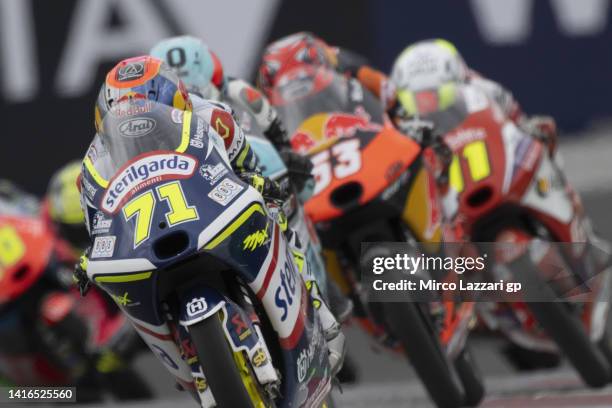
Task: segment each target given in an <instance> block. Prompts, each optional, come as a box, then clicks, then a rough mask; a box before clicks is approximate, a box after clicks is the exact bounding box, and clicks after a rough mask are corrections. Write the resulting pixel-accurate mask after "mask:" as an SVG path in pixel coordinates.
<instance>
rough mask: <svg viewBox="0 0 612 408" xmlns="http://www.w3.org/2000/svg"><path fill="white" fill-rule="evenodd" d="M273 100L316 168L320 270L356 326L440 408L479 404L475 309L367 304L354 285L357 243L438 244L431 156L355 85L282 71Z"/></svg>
mask: <svg viewBox="0 0 612 408" xmlns="http://www.w3.org/2000/svg"><path fill="white" fill-rule="evenodd" d="M271 101H272V103H273V105H275V107H276V109H277V110H278V112H279V114H280V115H281V117H282V119H283V122H284V123H285V124H286V126H287V127H288V130H289V131H290V134H292V136H291V144H292V147H293V148H294V150H295V151H297V152H300V153H303V154H307V155H308V156H309V157H310V158H311V160H312V162H313V164H314V170H313V174H314V175H315V181H316V184H315V190H314V195H313V197H312V198H311V199H310V200H309V201H308V202H307V203H306V206H305V208H306V212H307V214H308V215H309V217H310V218H311V219H312V220H313V222H315V225H316V227H317V229H318V231H319V236H320V237H321V240H322V243H323V247H324V248H325V254H326V257H327V270H328V271H329V272H330V274H331V276H332V277H333V278H334V279H335V280H337V281H338V284H339V286H340V287H342V288H344V290H345V292H346V293H347V295H349V296H350V298H351V299H352V300H353V303H354V304H355V315H356V316H357V318H358V320H359V322H360V323H361V324H362V326H363V327H364V328H366V330H367V331H369V332H370V333H372V334H374V335H375V336H377V337H378V338H379V339H381V340H383V339H384V340H385V343H386V344H388V345H390V346H391V347H392V348H398V346H399V349H400V350H402V349H403V351H404V352H405V353H406V355H407V356H408V358H409V360H410V362H411V363H412V365H413V366H414V368H415V370H416V371H417V373H418V375H419V377H420V378H421V381H422V382H423V384H424V386H425V388H426V389H427V391H428V393H429V395H430V397H431V398H432V400H433V401H434V402H435V403H436V404H437V405H438V406H439V407H459V406H464V404H467V405H476V404H478V402H479V401H480V400H481V399H482V397H483V395H484V388H483V385H482V380H481V378H480V377H479V375H478V373H477V371H476V370H475V368H474V367H473V364H472V362H471V360H470V358H469V355H468V351H467V350H466V349H465V347H464V346H465V342H466V339H467V336H468V332H469V328H470V322H471V321H472V318H473V308H474V305H473V304H472V303H455V302H452V301H449V302H444V303H442V304H441V303H424V302H372V301H369V297H368V295H367V294H366V293H365V291H364V290H363V288H362V285H361V276H360V271H359V263H360V252H361V251H362V242H364V243H365V242H369V243H376V242H389V241H396V242H397V241H399V242H405V243H409V244H410V245H411V246H412V248H413V251H414V253H416V251H417V250H421V251H423V250H428V249H427V247H428V248H430V249H429V250H430V251H432V250H435V248H436V247H437V246H439V241H440V239H441V236H442V235H441V227H440V225H441V221H442V220H441V212H440V208H439V207H438V201H437V200H438V199H437V191H436V180H435V177H434V175H433V172H432V170H433V169H432V167H431V165H432V163H433V161H434V160H433V158H432V154H433V150H432V148H426V149H421V147H420V146H419V145H418V144H417V143H415V142H414V141H413V140H411V139H410V138H409V137H407V136H405V135H402V134H401V133H399V132H398V131H397V130H395V129H394V128H393V126H392V125H391V123H390V121H389V119H388V118H387V116H386V114H385V112H384V110H383V109H382V107H381V106H380V102H379V101H378V100H376V98H375V97H374V96H373V95H371V94H370V93H369V92H368V91H367V90H365V89H364V88H363V87H362V86H361V85H360V84H359V83H358V82H357V81H355V80H349V79H347V78H345V77H343V76H341V75H339V74H337V73H335V72H332V71H330V70H327V69H325V68H317V67H309V66H307V67H302V68H299V69H295V70H292V71H288V72H285V73H284V74H283V75H282V76H281V77H280V78H279V80H278V82H277V85H276V87H275V89H274V90H273V94H272V98H271ZM419 242H420V243H422V245H420V244H418V243H419ZM363 248H364V251H363V254H362V255H363V257H364V258H366V259H367V258H368V257H369V256H370V254H378V255H380V254H381V253H384V252H388V251H389V250H388V249H387V248H385V247H384V246H383V245H377V244H372V245H370V246H367V247H363ZM434 308H436V309H442V310H441V311H440V310H438V311H437V312H435V313H434V311H433V310H432V309H434Z"/></svg>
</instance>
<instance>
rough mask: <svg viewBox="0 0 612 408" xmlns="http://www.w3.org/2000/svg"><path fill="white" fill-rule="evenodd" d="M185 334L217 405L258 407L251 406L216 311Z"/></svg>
mask: <svg viewBox="0 0 612 408" xmlns="http://www.w3.org/2000/svg"><path fill="white" fill-rule="evenodd" d="M189 334H190V335H191V340H192V342H193V345H194V347H195V349H196V353H197V355H198V360H199V362H200V365H201V366H202V370H203V371H204V376H205V377H206V381H207V383H208V385H209V386H210V388H211V390H212V393H213V396H214V397H215V401H216V402H217V406H218V407H220V408H234V407H245V408H247V407H249V408H259V407H255V406H254V405H253V401H252V400H251V397H250V396H249V392H248V391H247V389H246V388H245V385H244V383H243V381H242V378H241V376H240V373H239V372H238V368H237V366H236V362H235V360H234V355H233V352H232V350H231V348H230V345H229V344H228V342H227V338H226V337H225V332H224V331H223V327H222V325H221V321H220V319H219V314H216V315H214V316H211V317H209V318H208V319H205V320H203V321H201V322H199V323H196V324H195V325H193V326H190V327H189ZM266 406H268V404H266Z"/></svg>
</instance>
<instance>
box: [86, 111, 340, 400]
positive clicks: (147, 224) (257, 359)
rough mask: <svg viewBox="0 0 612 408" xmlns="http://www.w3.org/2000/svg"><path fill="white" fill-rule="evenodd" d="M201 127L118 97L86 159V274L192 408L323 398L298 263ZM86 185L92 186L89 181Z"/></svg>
mask: <svg viewBox="0 0 612 408" xmlns="http://www.w3.org/2000/svg"><path fill="white" fill-rule="evenodd" d="M206 128H207V125H206V123H205V122H204V121H203V120H202V119H201V118H199V117H197V116H196V115H195V114H194V115H192V113H191V112H188V111H186V112H183V111H178V110H176V109H173V108H171V107H168V106H166V105H161V104H157V103H155V102H152V101H142V100H139V101H137V100H133V101H129V102H123V103H119V104H117V105H115V106H114V107H113V109H112V110H111V111H110V112H109V113H108V114H107V115H106V116H105V118H104V121H103V124H102V129H103V131H102V132H101V133H100V137H101V141H102V144H103V146H104V147H105V149H106V151H105V152H100V151H95V152H93V151H91V150H90V152H89V153H88V155H87V156H86V158H85V161H84V167H83V181H82V183H83V193H82V200H83V207H84V209H85V211H86V214H87V219H88V222H89V230H90V234H91V238H92V246H91V249H90V251H89V256H88V260H87V267H86V268H84V269H86V273H87V276H88V278H89V279H90V280H91V281H93V282H95V284H96V285H98V286H100V287H102V288H103V289H104V290H105V291H107V292H108V293H109V294H110V295H111V296H113V298H121V299H123V300H124V301H122V302H121V303H120V305H119V307H120V308H121V310H122V311H123V312H124V313H125V314H126V315H127V316H128V317H129V319H130V321H131V322H132V324H133V325H134V327H135V329H136V330H137V331H138V333H139V334H140V335H141V337H142V338H143V339H144V341H145V342H146V343H147V344H148V346H149V347H150V349H151V350H152V351H153V352H154V353H155V355H156V356H157V357H158V358H159V360H160V361H161V362H162V363H163V364H164V366H165V367H166V368H167V369H168V370H169V371H170V372H171V373H172V374H173V375H174V376H175V378H176V381H177V383H178V384H179V385H180V386H181V387H182V388H183V389H186V390H189V391H190V393H191V394H192V395H193V397H194V398H195V400H196V401H198V402H199V404H200V405H201V406H202V407H213V406H220V407H269V406H277V407H314V406H322V405H323V406H325V405H326V403H327V399H328V398H329V396H328V394H329V390H330V388H331V373H330V368H329V363H328V350H327V343H326V339H325V336H324V334H323V332H322V328H321V323H320V321H319V318H318V315H317V313H315V310H314V306H313V302H311V301H310V296H309V293H308V291H307V289H306V286H305V284H304V281H303V280H302V277H301V276H300V274H301V273H305V272H306V271H305V268H308V264H307V262H304V257H303V254H299V252H298V251H297V250H296V248H294V247H292V246H291V245H290V244H289V243H288V241H287V240H286V238H285V235H284V234H283V232H282V231H281V229H280V227H279V225H278V224H277V223H276V222H275V221H274V219H273V218H271V216H270V215H269V211H268V208H267V206H266V204H265V203H264V201H263V198H262V196H261V195H260V194H259V192H257V191H256V190H255V189H254V188H253V187H251V186H248V185H247V184H245V183H244V182H242V181H241V180H240V178H238V177H237V176H236V175H235V174H234V173H233V171H232V170H231V167H230V164H229V160H228V158H227V154H226V151H225V148H224V146H223V141H222V139H221V138H220V137H219V136H218V135H217V134H216V133H214V132H209V133H208V135H207V132H204V129H206ZM85 185H88V186H89V187H93V188H87V189H86V188H85Z"/></svg>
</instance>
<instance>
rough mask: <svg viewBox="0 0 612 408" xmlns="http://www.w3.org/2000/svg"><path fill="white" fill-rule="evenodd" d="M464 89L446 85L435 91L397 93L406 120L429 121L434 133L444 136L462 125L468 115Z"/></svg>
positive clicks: (468, 106)
mask: <svg viewBox="0 0 612 408" xmlns="http://www.w3.org/2000/svg"><path fill="white" fill-rule="evenodd" d="M465 89H466V88H465V87H463V86H461V85H458V84H454V83H447V84H444V85H442V86H441V87H439V88H437V89H426V90H421V91H417V92H410V91H399V92H398V99H399V102H400V104H401V106H402V108H403V109H404V112H405V116H406V117H407V118H409V119H415V118H417V119H422V120H427V121H431V122H432V123H433V124H434V127H435V131H436V133H442V134H444V133H447V132H449V131H451V130H452V129H454V128H455V127H457V126H459V125H460V124H461V123H463V121H465V119H466V118H467V117H468V116H469V114H470V111H471V109H470V103H469V101H468V100H467V99H466V97H469V95H466V92H465ZM468 94H469V92H468Z"/></svg>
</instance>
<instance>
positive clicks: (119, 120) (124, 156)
mask: <svg viewBox="0 0 612 408" xmlns="http://www.w3.org/2000/svg"><path fill="white" fill-rule="evenodd" d="M183 114H184V112H182V111H179V110H177V109H175V108H172V107H170V106H167V105H163V104H160V103H157V102H153V101H149V100H142V99H133V100H128V101H124V102H121V103H118V104H116V105H115V106H113V108H112V109H111V110H110V111H109V112H108V113H107V114H106V116H105V117H104V121H103V122H102V130H101V132H100V140H101V142H102V145H103V146H104V148H105V150H106V152H107V153H108V160H107V166H110V168H107V169H106V171H105V172H108V173H112V174H114V173H115V172H116V171H117V170H119V169H120V168H121V167H122V166H123V165H124V164H125V163H127V162H128V161H129V160H130V159H132V158H134V157H136V156H139V155H141V154H143V153H148V152H151V151H154V150H172V151H173V150H176V149H177V148H178V147H179V146H180V145H181V142H182V137H183V134H182V133H183V131H182V129H183V124H182V117H183ZM188 136H189V135H187V137H188Z"/></svg>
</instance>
